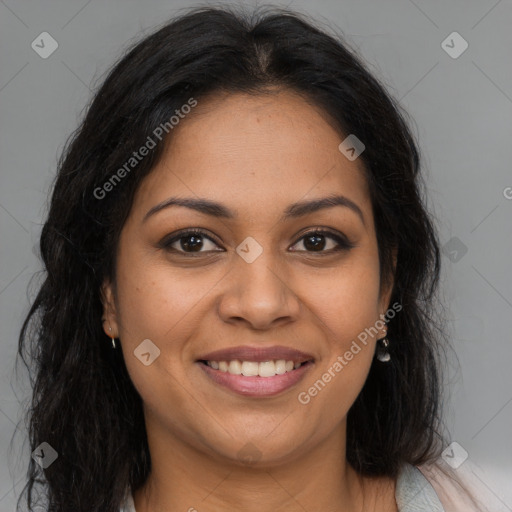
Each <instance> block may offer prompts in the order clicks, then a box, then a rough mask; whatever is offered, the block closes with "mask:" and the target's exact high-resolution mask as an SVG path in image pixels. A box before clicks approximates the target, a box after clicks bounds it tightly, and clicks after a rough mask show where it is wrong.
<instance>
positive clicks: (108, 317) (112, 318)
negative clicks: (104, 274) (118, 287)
mask: <svg viewBox="0 0 512 512" xmlns="http://www.w3.org/2000/svg"><path fill="white" fill-rule="evenodd" d="M100 295H101V303H102V304H103V316H102V320H103V331H104V332H105V334H106V335H107V336H109V337H111V338H117V337H118V336H119V329H118V323H117V309H116V303H115V294H114V287H113V285H112V283H111V282H110V280H108V279H105V280H104V281H103V284H102V285H101V289H100ZM111 329H112V330H111Z"/></svg>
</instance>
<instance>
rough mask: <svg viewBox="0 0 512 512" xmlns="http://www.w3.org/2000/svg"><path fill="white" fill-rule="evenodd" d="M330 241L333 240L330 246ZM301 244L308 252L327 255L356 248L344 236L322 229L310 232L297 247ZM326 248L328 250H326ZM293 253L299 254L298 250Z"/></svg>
mask: <svg viewBox="0 0 512 512" xmlns="http://www.w3.org/2000/svg"><path fill="white" fill-rule="evenodd" d="M329 239H330V240H331V243H330V244H329V243H328V240H329ZM332 241H334V243H333V242H332ZM299 243H302V244H303V247H305V250H306V252H319V253H327V254H330V253H333V252H338V251H343V250H348V249H351V248H353V247H354V244H352V243H350V242H349V241H348V240H347V239H346V237H345V236H344V235H341V234H336V233H332V232H330V231H326V230H322V229H316V230H313V231H309V232H308V233H306V234H305V235H303V236H302V237H301V238H300V239H299V241H298V242H296V243H295V245H297V244H299ZM329 245H330V247H329ZM326 248H327V250H324V249H326ZM293 251H294V252H297V249H294V250H293Z"/></svg>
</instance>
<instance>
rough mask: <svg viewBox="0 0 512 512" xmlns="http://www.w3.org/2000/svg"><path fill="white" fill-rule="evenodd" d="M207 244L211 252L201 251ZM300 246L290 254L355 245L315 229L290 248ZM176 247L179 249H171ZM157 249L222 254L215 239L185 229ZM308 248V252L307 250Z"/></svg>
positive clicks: (332, 250) (319, 252)
mask: <svg viewBox="0 0 512 512" xmlns="http://www.w3.org/2000/svg"><path fill="white" fill-rule="evenodd" d="M328 240H330V241H331V244H332V241H333V242H334V246H333V247H330V248H328V249H327V250H325V248H326V246H328V245H329V243H328ZM205 241H206V245H207V244H208V243H209V244H211V245H212V249H211V250H202V249H204V247H205ZM298 244H302V245H303V247H304V248H305V249H298V250H297V249H293V250H292V252H303V253H307V254H308V255H318V256H324V255H330V254H334V253H338V252H341V251H348V250H350V249H352V248H353V247H355V244H353V243H351V242H350V241H349V240H348V239H347V238H346V236H345V235H343V234H341V233H335V232H332V231H330V230H326V229H324V228H315V229H312V230H310V231H308V232H306V233H303V234H302V235H301V236H300V238H298V239H297V241H296V242H295V243H294V244H293V245H292V247H294V246H296V245H298ZM175 245H178V247H179V248H176V247H173V246H175ZM158 246H159V248H161V249H163V250H165V251H167V252H169V253H172V254H178V255H184V256H189V257H197V256H200V255H206V254H209V255H211V254H212V253H214V252H223V250H222V249H220V250H219V249H216V248H215V247H219V243H218V242H216V241H215V238H214V237H212V236H210V235H209V234H208V233H207V232H206V231H203V230H202V229H186V230H182V231H179V232H178V233H173V234H171V235H168V236H166V237H165V238H164V239H163V240H161V241H160V242H159V244H158ZM308 248H309V249H310V250H308Z"/></svg>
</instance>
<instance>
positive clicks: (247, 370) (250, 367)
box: [242, 361, 260, 377]
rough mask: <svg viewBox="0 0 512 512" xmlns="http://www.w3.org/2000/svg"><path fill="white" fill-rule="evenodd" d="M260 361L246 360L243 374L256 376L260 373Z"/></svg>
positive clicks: (243, 364)
mask: <svg viewBox="0 0 512 512" xmlns="http://www.w3.org/2000/svg"><path fill="white" fill-rule="evenodd" d="M259 366H260V365H259V363H255V362H254V361H244V362H243V363H242V375H245V376H246V377H256V375H258V368H259Z"/></svg>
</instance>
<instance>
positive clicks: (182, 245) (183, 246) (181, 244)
mask: <svg viewBox="0 0 512 512" xmlns="http://www.w3.org/2000/svg"><path fill="white" fill-rule="evenodd" d="M208 244H210V245H211V248H208ZM159 246H160V247H161V248H162V249H166V250H168V251H172V252H178V253H179V252H181V253H198V252H199V253H201V252H210V251H216V252H219V251H217V250H216V249H215V247H218V245H217V244H216V243H215V242H214V240H213V239H212V238H211V237H210V236H208V235H207V234H206V233H205V232H204V231H202V230H200V229H193V230H186V231H181V232H179V233H177V234H175V235H173V236H172V238H165V239H164V240H162V241H161V242H160V244H159ZM174 246H177V247H174ZM205 247H206V250H202V249H204V248H205Z"/></svg>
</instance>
